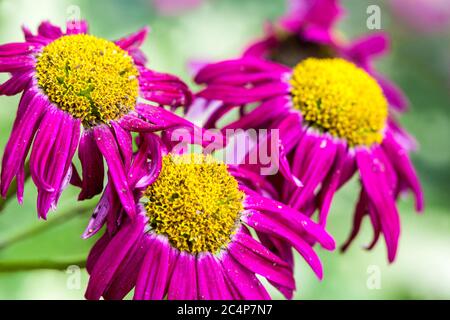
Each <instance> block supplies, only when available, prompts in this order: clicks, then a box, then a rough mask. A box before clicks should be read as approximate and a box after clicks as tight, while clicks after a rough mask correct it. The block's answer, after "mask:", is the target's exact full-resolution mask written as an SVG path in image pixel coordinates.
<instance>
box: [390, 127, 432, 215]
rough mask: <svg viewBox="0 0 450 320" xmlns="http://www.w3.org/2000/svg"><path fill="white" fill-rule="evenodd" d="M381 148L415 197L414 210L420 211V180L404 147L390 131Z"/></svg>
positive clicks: (421, 197)
mask: <svg viewBox="0 0 450 320" xmlns="http://www.w3.org/2000/svg"><path fill="white" fill-rule="evenodd" d="M382 147H383V150H385V151H386V153H387V154H388V156H389V160H390V161H391V162H392V164H393V165H394V167H395V169H396V171H397V172H398V174H399V176H400V177H401V178H402V179H404V181H405V182H406V183H407V185H408V186H409V187H410V188H411V189H412V191H413V192H414V195H415V198H416V210H417V211H419V212H421V211H422V210H423V208H424V196H423V191H422V187H421V186H420V181H419V179H418V177H417V173H416V170H415V169H414V166H413V164H412V163H411V160H410V159H409V157H408V154H407V152H406V150H405V149H404V148H402V147H401V145H400V144H399V143H397V142H396V141H395V139H394V137H393V136H392V134H390V133H386V137H385V139H384V141H383V144H382Z"/></svg>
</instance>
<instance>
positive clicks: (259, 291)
mask: <svg viewBox="0 0 450 320" xmlns="http://www.w3.org/2000/svg"><path fill="white" fill-rule="evenodd" d="M221 261H222V266H223V270H224V271H225V274H226V276H227V278H228V279H229V282H230V284H231V285H232V286H233V287H234V288H235V290H236V291H237V293H238V294H239V296H240V297H241V298H242V299H245V300H270V296H269V294H268V293H267V291H266V289H265V288H264V286H263V285H262V284H261V282H260V281H259V280H258V278H256V276H255V275H254V274H253V273H252V272H250V271H249V270H247V269H246V268H244V267H243V266H242V265H241V264H240V263H238V262H237V261H236V260H234V258H233V257H232V256H231V255H230V254H228V253H224V254H223V256H222V257H221Z"/></svg>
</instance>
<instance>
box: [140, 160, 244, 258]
mask: <svg viewBox="0 0 450 320" xmlns="http://www.w3.org/2000/svg"><path fill="white" fill-rule="evenodd" d="M144 196H145V198H146V199H147V202H146V204H145V209H146V212H147V216H148V218H149V226H150V228H151V229H153V230H154V231H155V232H156V233H157V234H161V235H165V236H167V238H168V239H169V242H170V243H171V244H172V245H173V246H174V247H175V248H177V249H178V250H180V251H186V252H189V253H191V254H198V253H201V252H210V253H212V254H217V253H219V252H220V251H221V250H222V249H223V248H225V247H226V246H227V244H228V243H229V242H230V241H231V239H232V236H233V235H234V233H235V231H236V229H237V227H238V226H239V221H240V214H241V212H242V210H243V205H242V202H243V199H244V193H243V192H242V191H240V190H239V187H238V183H237V181H236V179H235V178H234V177H233V176H231V175H230V173H229V172H228V168H227V165H226V164H224V163H223V162H220V161H218V160H216V159H214V158H213V157H212V156H210V155H207V156H205V155H203V154H186V155H172V154H168V155H166V156H164V158H163V161H162V169H161V173H160V175H159V177H158V179H157V180H156V181H155V182H154V183H153V184H151V185H150V186H149V187H148V188H147V190H146V191H145V193H144Z"/></svg>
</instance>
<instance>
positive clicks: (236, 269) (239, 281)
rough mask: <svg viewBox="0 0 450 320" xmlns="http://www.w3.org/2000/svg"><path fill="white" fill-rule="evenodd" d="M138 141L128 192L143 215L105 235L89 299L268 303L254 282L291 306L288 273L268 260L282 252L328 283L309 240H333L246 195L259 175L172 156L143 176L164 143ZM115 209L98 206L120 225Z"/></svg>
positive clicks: (92, 262)
mask: <svg viewBox="0 0 450 320" xmlns="http://www.w3.org/2000/svg"><path fill="white" fill-rule="evenodd" d="M141 140H142V143H143V145H141V147H140V149H139V151H138V153H137V154H136V156H135V159H134V161H133V165H132V168H131V172H134V173H135V174H133V177H135V178H134V181H135V182H134V183H131V182H130V185H131V186H134V187H135V189H134V195H135V199H136V211H137V212H138V214H137V215H136V217H135V218H134V219H131V218H129V217H128V216H125V218H124V219H123V220H122V224H121V226H120V228H119V229H118V231H117V232H116V233H111V232H106V233H105V234H104V235H103V236H102V237H101V238H100V239H99V240H98V241H97V243H96V244H95V246H94V247H93V248H92V250H91V253H90V254H89V257H88V261H87V270H88V272H89V274H90V280H89V284H88V288H87V291H86V298H87V299H99V298H100V297H101V296H103V297H104V298H105V299H122V298H123V297H125V296H126V295H127V294H128V293H129V292H130V291H131V290H132V289H133V288H134V287H135V291H134V299H139V300H157V299H164V298H167V299H176V300H179V299H182V300H191V299H208V300H210V299H269V298H270V296H269V295H268V293H267V291H266V290H265V288H264V287H263V285H262V284H261V282H260V281H259V279H258V278H257V277H256V276H255V275H256V274H259V275H261V276H262V277H265V278H266V279H267V280H268V281H269V282H270V283H271V284H273V285H274V286H275V287H276V288H278V289H279V290H280V292H282V293H283V294H284V295H285V296H286V297H287V298H291V297H292V293H293V290H294V289H295V281H294V278H293V274H292V264H290V263H288V262H286V261H285V260H283V259H282V258H280V257H278V256H276V255H275V254H274V253H272V252H271V251H270V250H269V247H270V246H277V247H280V248H283V249H284V251H285V252H286V253H287V254H288V255H289V252H290V248H289V247H287V246H286V245H285V243H289V244H290V245H291V246H293V247H294V248H295V249H296V250H297V251H298V252H299V253H300V254H301V255H302V256H303V257H304V259H305V260H306V261H307V262H308V263H309V265H310V266H311V267H312V269H313V270H314V271H315V273H316V274H317V276H318V277H319V278H321V277H322V267H321V263H320V260H319V258H318V256H317V255H316V253H315V252H314V250H313V249H312V248H311V246H310V245H309V244H308V243H307V242H306V239H307V238H308V239H313V240H314V241H317V242H319V243H320V244H321V245H322V246H323V247H324V248H326V249H328V250H332V249H333V248H334V240H333V239H332V238H331V237H330V236H329V235H328V234H327V233H326V232H325V231H324V229H323V228H321V227H320V226H318V225H317V224H316V223H314V222H312V221H311V220H310V219H309V218H308V217H306V216H303V215H302V214H300V213H298V212H297V211H295V210H293V209H291V208H289V207H287V206H285V205H282V204H281V203H278V202H276V201H273V200H271V199H268V198H265V197H263V196H261V195H259V194H258V193H256V192H255V191H252V190H251V189H250V188H248V187H247V186H246V184H245V182H244V181H245V180H246V179H249V180H254V179H260V178H258V177H257V175H255V174H253V173H252V172H250V171H245V170H241V169H239V168H238V167H236V166H227V165H225V164H224V163H223V162H221V161H219V160H216V159H215V158H213V157H212V156H211V155H204V154H199V153H184V154H179V153H172V152H169V153H166V154H161V157H160V158H159V159H158V160H157V161H152V162H151V163H150V164H149V165H148V166H145V165H144V166H143V164H146V163H147V162H146V161H145V155H146V154H147V153H148V152H149V151H147V149H149V150H150V149H151V148H152V146H154V145H155V144H163V142H162V141H161V140H160V139H159V138H158V137H157V136H155V135H145V137H143V138H142V139H141ZM168 150H169V151H170V149H168ZM138 172H139V173H138ZM242 178H244V179H242ZM111 200H112V201H109V202H106V201H105V202H104V204H107V205H106V206H105V205H102V204H99V206H101V208H105V207H108V209H107V210H101V211H102V212H103V211H108V213H107V215H106V216H107V217H114V218H113V219H114V221H117V216H118V213H120V212H122V211H123V208H122V207H121V204H120V202H117V201H114V200H113V199H111ZM101 215H102V216H103V218H102V219H100V220H104V219H105V214H104V213H102V214H101ZM106 219H108V218H106ZM95 220H98V215H97V214H96V215H95V216H94V217H93V221H95ZM101 224H102V222H99V223H98V224H97V225H101ZM92 225H93V224H92V223H91V224H90V226H89V227H88V229H89V228H91V227H92ZM249 228H252V229H253V230H254V231H256V233H257V234H258V237H259V239H260V241H261V242H259V241H258V240H257V239H255V238H254V236H253V235H252V234H251V233H250V231H249ZM97 230H98V228H97ZM280 240H283V241H285V243H282V242H281V241H280Z"/></svg>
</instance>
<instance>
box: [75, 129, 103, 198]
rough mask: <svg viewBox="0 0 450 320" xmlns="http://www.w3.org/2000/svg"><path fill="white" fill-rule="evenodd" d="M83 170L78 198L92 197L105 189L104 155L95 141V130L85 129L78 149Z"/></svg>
mask: <svg viewBox="0 0 450 320" xmlns="http://www.w3.org/2000/svg"><path fill="white" fill-rule="evenodd" d="M78 157H79V158H80V162H81V168H82V172H83V179H82V186H81V193H80V195H79V196H78V200H85V199H91V198H92V197H94V196H96V195H97V194H99V193H100V192H102V190H103V179H104V175H105V173H104V167H103V156H102V153H101V152H100V150H99V148H98V146H97V143H96V141H95V136H94V132H93V131H92V130H85V131H84V132H83V134H82V136H81V140H80V146H79V149H78Z"/></svg>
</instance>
